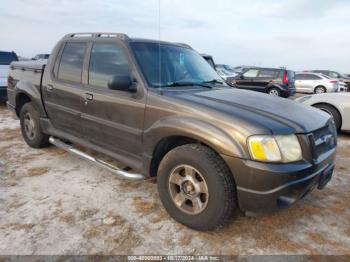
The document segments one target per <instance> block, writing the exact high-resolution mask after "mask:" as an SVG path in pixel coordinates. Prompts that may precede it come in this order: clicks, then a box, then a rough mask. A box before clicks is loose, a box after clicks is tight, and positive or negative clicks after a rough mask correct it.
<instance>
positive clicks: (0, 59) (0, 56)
mask: <svg viewBox="0 0 350 262" xmlns="http://www.w3.org/2000/svg"><path fill="white" fill-rule="evenodd" d="M12 61H17V56H16V54H15V53H12V52H0V65H9V64H11V62H12Z"/></svg>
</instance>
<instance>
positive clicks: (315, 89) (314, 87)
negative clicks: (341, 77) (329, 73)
mask: <svg viewBox="0 0 350 262" xmlns="http://www.w3.org/2000/svg"><path fill="white" fill-rule="evenodd" d="M319 87H322V88H324V90H326V92H325V93H327V88H326V87H325V86H324V85H317V86H315V87H314V94H315V93H316V89H317V88H319Z"/></svg>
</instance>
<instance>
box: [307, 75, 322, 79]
mask: <svg viewBox="0 0 350 262" xmlns="http://www.w3.org/2000/svg"><path fill="white" fill-rule="evenodd" d="M320 79H322V78H321V77H319V76H317V75H308V80H320Z"/></svg>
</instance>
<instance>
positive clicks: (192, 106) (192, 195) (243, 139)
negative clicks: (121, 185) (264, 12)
mask: <svg viewBox="0 0 350 262" xmlns="http://www.w3.org/2000/svg"><path fill="white" fill-rule="evenodd" d="M8 99H9V100H8V106H9V108H11V109H13V110H14V111H15V112H16V114H17V116H18V117H19V118H20V121H21V129H22V134H23V137H24V139H25V141H26V142H27V144H28V145H29V146H31V147H34V148H41V147H45V146H48V145H49V144H50V143H51V144H54V145H56V146H59V147H61V148H64V149H65V150H68V151H69V152H71V153H74V154H77V155H79V156H81V157H83V158H85V159H87V160H90V161H92V162H94V163H96V164H97V165H99V166H101V167H104V168H106V169H108V170H110V171H111V172H113V173H114V174H116V175H117V176H119V177H120V178H124V179H130V180H140V179H146V178H150V177H157V184H158V191H159V195H160V198H161V201H162V203H163V205H164V207H165V209H166V210H167V211H168V212H169V214H170V215H171V216H172V217H173V218H174V219H176V220H177V221H179V222H181V223H183V224H185V225H187V226H189V227H192V228H194V229H198V230H212V229H216V228H218V227H221V226H223V225H225V224H226V223H227V222H228V221H229V220H230V219H231V217H232V215H233V214H234V213H236V212H238V211H239V210H240V211H243V212H245V213H246V214H251V215H254V214H260V213H265V212H270V211H274V210H278V209H281V208H284V207H288V206H290V205H292V204H293V203H295V202H296V201H297V200H299V199H300V198H302V197H304V196H305V195H306V194H308V193H309V192H310V191H312V190H313V189H314V188H319V189H322V188H323V187H324V186H325V185H326V184H327V183H328V181H329V180H330V179H331V177H332V173H333V168H334V158H335V151H336V130H335V126H334V122H333V120H332V118H331V117H330V116H329V115H327V114H326V113H323V112H321V111H319V110H317V109H313V108H312V107H307V106H304V105H301V104H298V103H296V102H294V101H291V100H288V99H282V98H278V97H273V96H269V95H266V94H262V93H256V92H251V91H246V90H238V89H235V88H231V87H229V86H227V85H226V84H224V83H223V82H222V79H221V78H220V77H219V76H218V75H217V73H216V72H215V70H214V69H213V68H212V67H211V66H210V65H209V64H208V63H207V62H206V61H205V60H204V59H203V58H202V57H201V56H200V55H199V54H198V53H197V52H196V51H194V50H193V49H192V48H191V47H189V46H187V45H184V44H176V43H169V42H162V41H153V40H145V39H136V38H129V37H128V36H127V35H124V34H113V33H84V34H69V35H67V36H65V37H64V38H63V39H62V40H61V41H59V42H58V44H57V45H56V47H55V48H54V50H53V52H52V54H51V55H50V58H49V59H48V61H47V64H46V63H45V62H44V61H41V62H39V63H37V62H13V63H12V64H11V67H10V72H9V77H8ZM75 145H79V146H83V147H87V148H90V149H93V150H95V151H98V152H100V153H102V154H105V155H108V156H111V157H112V158H115V159H117V160H119V161H120V162H123V163H125V165H127V166H128V168H127V169H120V168H118V167H116V166H112V165H111V164H110V163H106V162H104V161H102V160H100V159H97V158H95V157H93V156H91V155H87V154H86V153H84V152H82V151H80V150H78V149H77V148H76V147H75ZM130 170H132V171H130Z"/></svg>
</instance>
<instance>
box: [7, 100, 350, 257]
mask: <svg viewBox="0 0 350 262" xmlns="http://www.w3.org/2000/svg"><path fill="white" fill-rule="evenodd" d="M349 160H350V135H340V137H339V147H338V154H337V166H336V170H335V174H334V178H333V180H332V181H331V182H330V184H329V185H328V186H327V187H326V188H325V189H324V190H322V191H314V192H312V193H311V194H310V195H309V196H307V197H306V198H305V199H303V200H302V201H300V202H299V203H297V204H296V205H295V206H293V207H291V208H290V209H287V210H284V211H282V212H279V213H276V214H273V215H269V216H265V217H260V218H249V217H243V216H241V217H238V218H236V220H232V223H231V224H230V225H229V226H228V227H226V228H224V229H222V230H220V231H217V232H209V233H202V232H196V231H193V230H190V229H188V228H186V227H184V226H182V225H180V224H178V223H176V222H175V221H173V220H172V219H171V218H170V217H169V216H168V214H167V213H166V212H165V210H164V209H163V207H162V206H161V203H160V201H159V199H158V194H157V190H156V184H155V181H151V180H150V181H145V182H125V181H120V180H118V179H117V178H115V177H114V176H113V175H112V174H111V173H109V172H107V171H104V170H102V169H100V168H98V167H95V166H93V165H91V164H90V163H88V162H86V161H84V160H81V159H79V158H77V157H76V156H72V155H70V154H68V153H66V152H64V151H62V150H60V149H58V148H55V147H49V148H47V149H43V150H35V149H31V148H29V147H28V146H27V145H26V144H25V142H24V141H23V139H22V137H21V133H20V130H19V121H18V120H15V119H14V118H13V116H12V114H11V113H10V112H8V111H7V110H6V108H5V106H4V105H1V106H0V254H2V255H4V254H7V255H9V254H208V255H209V254H215V255H219V254H231V255H232V254H240V255H244V254H350V190H349V188H350V178H349V174H350V165H349Z"/></svg>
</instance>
